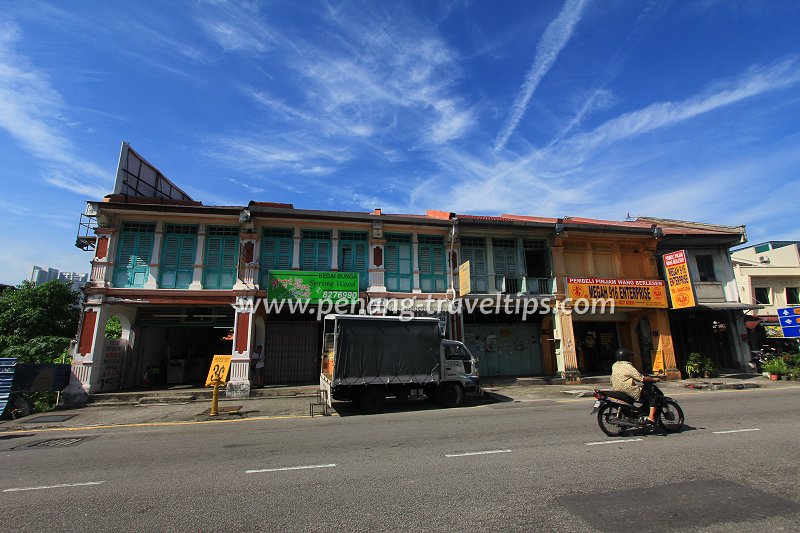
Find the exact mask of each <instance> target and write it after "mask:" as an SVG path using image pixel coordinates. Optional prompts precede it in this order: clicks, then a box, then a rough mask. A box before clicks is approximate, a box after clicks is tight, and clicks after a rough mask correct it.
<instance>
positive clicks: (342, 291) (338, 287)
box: [267, 270, 358, 303]
mask: <svg viewBox="0 0 800 533" xmlns="http://www.w3.org/2000/svg"><path fill="white" fill-rule="evenodd" d="M267 284H268V285H267V299H268V300H270V301H276V300H278V301H282V300H301V301H307V302H310V303H319V302H321V301H332V302H345V303H355V302H357V301H358V273H357V272H302V271H297V270H270V271H269V279H268V281H267Z"/></svg>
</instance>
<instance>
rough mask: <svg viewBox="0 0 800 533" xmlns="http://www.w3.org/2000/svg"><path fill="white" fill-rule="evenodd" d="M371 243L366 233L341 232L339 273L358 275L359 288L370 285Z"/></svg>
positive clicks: (365, 287)
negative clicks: (369, 261)
mask: <svg viewBox="0 0 800 533" xmlns="http://www.w3.org/2000/svg"><path fill="white" fill-rule="evenodd" d="M368 258H369V242H368V239H367V233H366V232H364V231H340V232H339V271H341V272H356V273H358V288H359V289H361V290H362V291H363V290H366V289H367V286H368V285H369V268H368Z"/></svg>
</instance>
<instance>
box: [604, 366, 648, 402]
mask: <svg viewBox="0 0 800 533" xmlns="http://www.w3.org/2000/svg"><path fill="white" fill-rule="evenodd" d="M643 380H644V376H642V374H641V373H639V371H638V370H636V367H634V366H633V365H632V364H630V363H629V362H628V361H617V362H616V363H614V366H612V367H611V386H612V387H614V390H618V391H620V392H624V393H625V394H628V395H629V396H633V398H634V399H635V400H638V399H639V396H641V395H642V386H641V385H639V384H637V381H638V382H639V383H641V382H642V381H643Z"/></svg>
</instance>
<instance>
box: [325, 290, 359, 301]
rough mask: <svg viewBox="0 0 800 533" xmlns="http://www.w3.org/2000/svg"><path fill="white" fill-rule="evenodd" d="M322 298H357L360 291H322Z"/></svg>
mask: <svg viewBox="0 0 800 533" xmlns="http://www.w3.org/2000/svg"><path fill="white" fill-rule="evenodd" d="M322 298H324V299H331V300H342V299H356V298H358V292H355V291H323V292H322Z"/></svg>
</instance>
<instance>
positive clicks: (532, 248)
mask: <svg viewBox="0 0 800 533" xmlns="http://www.w3.org/2000/svg"><path fill="white" fill-rule="evenodd" d="M522 248H523V249H524V250H525V271H526V272H527V274H528V276H530V277H534V278H549V277H550V254H549V253H548V250H547V241H545V240H535V241H534V240H524V241H522Z"/></svg>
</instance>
